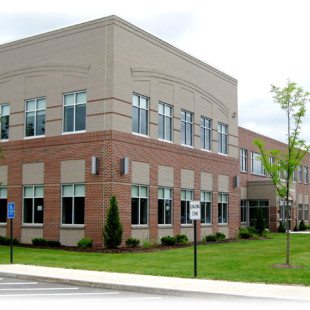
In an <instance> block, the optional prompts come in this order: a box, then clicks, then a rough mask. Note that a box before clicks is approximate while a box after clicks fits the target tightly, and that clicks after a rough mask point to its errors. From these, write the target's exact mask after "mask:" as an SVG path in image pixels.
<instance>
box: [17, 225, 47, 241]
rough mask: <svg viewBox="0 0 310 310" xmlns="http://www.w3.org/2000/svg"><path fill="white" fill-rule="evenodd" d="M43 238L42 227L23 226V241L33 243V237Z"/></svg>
mask: <svg viewBox="0 0 310 310" xmlns="http://www.w3.org/2000/svg"><path fill="white" fill-rule="evenodd" d="M34 238H43V228H42V227H22V232H21V242H22V243H27V244H31V243H32V239H34Z"/></svg>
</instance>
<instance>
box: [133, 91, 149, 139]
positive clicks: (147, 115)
mask: <svg viewBox="0 0 310 310" xmlns="http://www.w3.org/2000/svg"><path fill="white" fill-rule="evenodd" d="M134 96H136V97H138V102H139V103H138V106H136V105H134V100H133V98H134ZM141 98H143V99H145V100H146V104H147V108H146V109H145V108H143V107H141V105H140V101H141V100H140V99H141ZM134 107H136V108H138V132H136V131H134V126H133V121H134V118H133V108H134ZM141 110H144V111H146V134H145V133H142V126H141V119H142V117H141ZM149 126H150V98H149V97H147V96H144V95H140V94H138V93H135V92H134V93H133V94H132V103H131V132H132V134H135V135H139V136H144V137H149V132H150V128H149Z"/></svg>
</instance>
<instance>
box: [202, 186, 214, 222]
mask: <svg viewBox="0 0 310 310" xmlns="http://www.w3.org/2000/svg"><path fill="white" fill-rule="evenodd" d="M211 196H212V195H211V192H206V191H202V192H201V193H200V204H201V223H203V224H211Z"/></svg>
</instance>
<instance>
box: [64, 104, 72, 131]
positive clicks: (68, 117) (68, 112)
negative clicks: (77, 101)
mask: <svg viewBox="0 0 310 310" xmlns="http://www.w3.org/2000/svg"><path fill="white" fill-rule="evenodd" d="M64 113H65V114H64V132H70V131H74V127H73V113H74V107H73V106H68V107H65V110H64Z"/></svg>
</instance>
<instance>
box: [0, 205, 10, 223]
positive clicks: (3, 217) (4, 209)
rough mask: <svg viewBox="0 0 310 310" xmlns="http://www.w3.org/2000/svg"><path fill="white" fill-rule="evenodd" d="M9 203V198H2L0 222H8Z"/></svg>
mask: <svg viewBox="0 0 310 310" xmlns="http://www.w3.org/2000/svg"><path fill="white" fill-rule="evenodd" d="M7 204H8V201H7V199H0V223H6V218H7Z"/></svg>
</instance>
